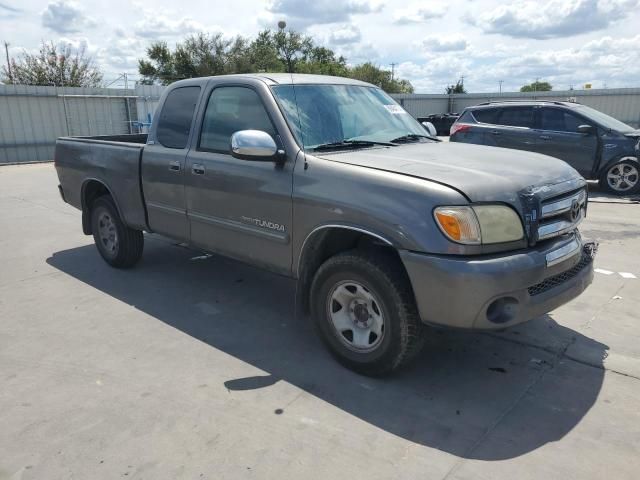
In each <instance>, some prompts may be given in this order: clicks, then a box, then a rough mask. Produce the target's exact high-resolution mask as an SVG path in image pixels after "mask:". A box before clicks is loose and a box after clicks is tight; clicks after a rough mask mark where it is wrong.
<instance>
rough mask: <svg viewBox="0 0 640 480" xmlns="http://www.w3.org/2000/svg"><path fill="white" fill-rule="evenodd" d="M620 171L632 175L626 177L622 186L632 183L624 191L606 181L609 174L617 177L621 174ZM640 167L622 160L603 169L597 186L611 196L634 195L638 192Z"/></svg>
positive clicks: (639, 187)
mask: <svg viewBox="0 0 640 480" xmlns="http://www.w3.org/2000/svg"><path fill="white" fill-rule="evenodd" d="M620 169H624V170H625V171H626V172H627V173H632V172H635V173H633V174H632V175H629V176H627V178H626V180H625V182H624V184H623V185H622V186H627V185H630V183H631V182H634V184H633V186H631V187H628V188H626V189H622V188H616V187H615V186H613V185H611V184H610V182H609V179H608V176H609V174H610V173H611V174H615V175H619V174H620V173H621V171H620ZM639 173H640V166H638V164H637V163H635V162H632V161H629V160H623V161H622V162H618V163H616V164H614V165H611V166H609V167H607V168H606V169H604V170H603V171H602V173H601V174H600V180H599V185H600V188H602V189H603V190H604V191H606V192H608V193H611V194H613V195H618V196H625V195H634V194H636V193H638V192H639V191H640V177H639Z"/></svg>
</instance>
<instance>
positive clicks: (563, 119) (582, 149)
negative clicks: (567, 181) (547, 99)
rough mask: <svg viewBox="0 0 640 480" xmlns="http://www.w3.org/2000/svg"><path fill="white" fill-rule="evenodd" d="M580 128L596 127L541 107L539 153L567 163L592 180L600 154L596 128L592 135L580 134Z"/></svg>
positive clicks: (571, 115) (571, 114)
mask: <svg viewBox="0 0 640 480" xmlns="http://www.w3.org/2000/svg"><path fill="white" fill-rule="evenodd" d="M580 125H593V124H592V123H590V122H589V121H588V120H586V119H585V118H583V117H582V116H579V115H576V114H574V113H573V112H569V111H567V110H566V109H564V108H556V107H540V108H539V109H538V130H536V132H537V134H538V138H537V148H536V151H538V152H539V153H543V154H545V155H550V156H552V157H556V158H559V159H561V160H564V161H565V162H567V163H568V164H569V165H571V166H572V167H573V168H575V169H576V170H578V172H580V173H581V174H582V175H584V176H589V175H590V174H591V171H592V169H593V165H594V163H595V161H596V156H597V152H598V135H597V128H596V127H595V125H593V127H594V129H593V133H590V134H585V133H579V132H578V127H579V126H580Z"/></svg>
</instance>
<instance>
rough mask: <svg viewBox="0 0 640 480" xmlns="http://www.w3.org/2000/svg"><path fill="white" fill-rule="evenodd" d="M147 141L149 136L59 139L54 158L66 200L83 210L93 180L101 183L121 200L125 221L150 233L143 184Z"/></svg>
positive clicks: (121, 209) (121, 210)
mask: <svg viewBox="0 0 640 480" xmlns="http://www.w3.org/2000/svg"><path fill="white" fill-rule="evenodd" d="M146 142H147V135H146V134H135V135H98V136H89V137H62V138H59V139H58V140H57V141H56V151H55V157H54V158H55V166H56V170H57V171H58V176H59V179H60V186H61V193H62V195H63V197H64V200H65V201H66V202H67V203H69V204H70V205H73V206H74V207H76V208H79V209H82V207H83V201H84V193H85V191H86V189H87V188H90V187H91V183H92V182H93V181H99V182H101V183H103V184H104V185H105V186H106V187H107V189H108V190H109V191H110V192H111V194H112V197H113V198H114V199H117V201H118V204H117V207H118V210H119V211H120V215H121V216H122V217H123V219H124V220H125V222H126V223H127V224H128V225H129V226H131V227H133V228H137V229H140V230H146V229H147V228H148V227H147V221H146V208H145V205H144V199H143V195H142V189H141V184H140V161H141V159H142V151H143V149H144V145H145V144H146Z"/></svg>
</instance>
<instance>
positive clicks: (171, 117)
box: [141, 86, 201, 240]
mask: <svg viewBox="0 0 640 480" xmlns="http://www.w3.org/2000/svg"><path fill="white" fill-rule="evenodd" d="M200 93H201V88H200V87H199V86H185V87H179V88H175V89H173V90H171V91H170V92H169V93H168V95H167V98H166V99H165V101H164V103H163V106H162V110H161V112H160V116H159V118H158V125H157V128H156V131H155V137H154V138H150V139H149V141H148V143H147V145H146V146H145V147H144V150H143V153H142V167H141V174H142V188H143V191H144V198H145V202H146V205H147V213H148V217H149V226H150V227H151V230H153V231H154V232H157V233H162V234H164V235H167V236H169V237H172V238H175V239H179V240H188V239H189V222H188V220H187V210H186V201H185V195H184V177H185V161H186V157H187V151H188V146H189V138H190V132H191V130H192V124H193V121H194V116H195V115H194V113H195V111H196V107H197V105H198V99H199V97H200Z"/></svg>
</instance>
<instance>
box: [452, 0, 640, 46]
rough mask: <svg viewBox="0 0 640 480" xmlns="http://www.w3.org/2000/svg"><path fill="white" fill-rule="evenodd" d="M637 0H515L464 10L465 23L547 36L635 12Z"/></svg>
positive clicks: (604, 24) (511, 33)
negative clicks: (479, 10)
mask: <svg viewBox="0 0 640 480" xmlns="http://www.w3.org/2000/svg"><path fill="white" fill-rule="evenodd" d="M638 3H639V2H638V0H552V1H548V2H545V3H541V2H537V1H516V2H513V3H511V4H508V5H500V6H498V7H497V8H495V9H493V10H492V11H488V12H485V13H480V14H479V15H473V14H467V15H466V17H465V18H466V20H467V22H468V23H470V24H472V25H475V26H477V27H479V28H480V29H482V30H483V31H484V32H485V33H498V34H502V35H508V36H511V37H521V38H534V39H547V38H560V37H568V36H572V35H577V34H581V33H585V32H592V31H597V30H601V29H603V28H606V27H608V26H609V25H610V24H612V23H614V22H616V21H618V20H620V19H622V18H624V17H626V16H627V15H630V14H632V13H634V9H636V8H637V7H638Z"/></svg>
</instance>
